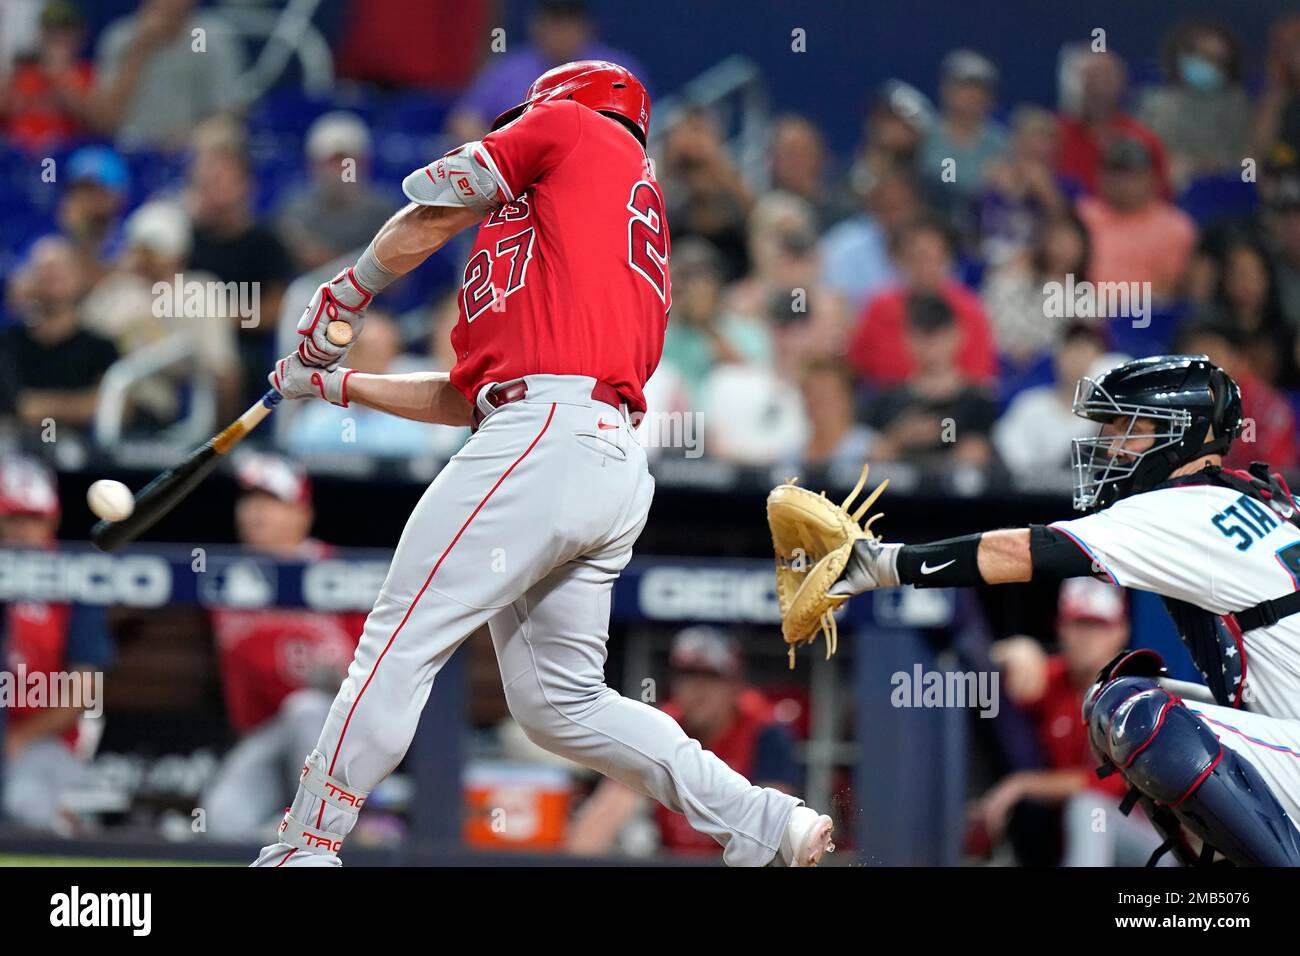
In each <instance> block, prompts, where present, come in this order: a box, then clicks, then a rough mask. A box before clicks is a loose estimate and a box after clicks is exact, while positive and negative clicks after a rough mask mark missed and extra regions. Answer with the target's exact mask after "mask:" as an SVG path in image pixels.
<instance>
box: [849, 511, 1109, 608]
mask: <svg viewBox="0 0 1300 956" xmlns="http://www.w3.org/2000/svg"><path fill="white" fill-rule="evenodd" d="M1096 572H1097V569H1096V568H1095V567H1094V565H1093V562H1092V560H1091V558H1089V557H1088V555H1087V553H1086V552H1084V551H1083V550H1082V549H1081V548H1079V547H1078V546H1077V545H1076V544H1075V543H1074V542H1073V541H1071V540H1070V538H1069V537H1068V536H1067V535H1065V534H1062V533H1061V532H1059V531H1056V530H1053V529H1051V528H1046V527H1043V526H1041V525H1035V526H1033V527H1031V528H1008V529H1004V530H1000V531H986V532H984V533H983V534H973V535H966V536H965V537H961V538H948V539H946V540H943V541H935V542H932V543H930V544H882V543H880V542H879V541H877V540H875V539H865V540H862V541H859V542H857V544H856V545H854V548H853V556H852V557H851V558H850V559H849V563H848V567H847V568H845V571H844V574H843V576H842V577H841V579H840V580H839V582H838V583H836V584H835V586H834V587H832V588H831V592H830V593H831V594H836V595H850V596H851V595H854V594H861V593H862V592H863V591H871V590H874V589H876V588H882V587H897V586H899V585H901V584H911V585H915V586H916V587H971V586H973V585H977V584H1011V583H1015V582H1022V581H1028V580H1030V579H1031V578H1033V577H1034V575H1035V574H1036V573H1037V574H1038V576H1039V577H1049V576H1050V577H1060V578H1067V577H1082V576H1085V575H1090V574H1095V573H1096Z"/></svg>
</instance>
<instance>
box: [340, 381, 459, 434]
mask: <svg viewBox="0 0 1300 956" xmlns="http://www.w3.org/2000/svg"><path fill="white" fill-rule="evenodd" d="M347 399H348V402H349V403H351V402H360V403H361V404H362V405H365V406H367V407H369V408H374V409H377V410H379V411H381V412H387V413H388V414H389V415H396V416H397V417H398V418H409V419H411V420H412V421H417V422H429V423H430V424H433V425H467V426H472V425H473V424H474V409H473V406H471V405H470V403H469V401H468V400H467V399H466V398H465V396H464V395H462V394H461V393H460V391H459V390H458V389H456V387H455V386H453V385H452V384H451V380H450V378H449V376H448V375H447V373H446V372H411V373H408V374H404V375H372V374H370V373H367V372H353V373H352V374H351V375H350V376H349V377H348V380H347Z"/></svg>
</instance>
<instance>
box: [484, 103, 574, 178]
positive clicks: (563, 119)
mask: <svg viewBox="0 0 1300 956" xmlns="http://www.w3.org/2000/svg"><path fill="white" fill-rule="evenodd" d="M584 109H585V107H583V106H579V105H578V104H577V103H573V102H571V101H568V100H561V101H558V102H554V103H541V104H539V105H537V106H534V107H533V108H532V109H530V110H529V111H528V112H526V113H524V115H523V116H521V117H519V119H517V120H515V121H514V122H513V123H508V124H506V125H505V126H503V127H501V129H499V130H497V131H496V132H494V133H488V134H487V136H485V137H483V150H484V152H486V153H487V155H488V158H489V159H490V160H491V162H492V164H493V165H495V167H496V168H495V169H493V171H492V172H493V175H494V176H495V177H496V178H497V180H498V185H500V186H501V187H502V188H504V189H505V191H506V195H507V197H508V198H509V199H510V200H511V201H513V200H514V199H515V198H517V197H518V196H519V194H520V193H522V192H524V191H525V190H526V189H528V187H529V186H531V185H533V183H535V182H537V181H538V180H539V179H541V178H542V177H543V176H545V175H546V174H547V173H548V172H550V171H551V170H552V169H554V168H555V167H556V166H558V165H559V164H560V163H562V162H563V161H564V160H565V158H566V157H567V156H568V155H569V153H571V152H572V151H573V147H574V146H576V145H577V143H578V137H579V136H580V135H581V134H582V111H583V110H584Z"/></svg>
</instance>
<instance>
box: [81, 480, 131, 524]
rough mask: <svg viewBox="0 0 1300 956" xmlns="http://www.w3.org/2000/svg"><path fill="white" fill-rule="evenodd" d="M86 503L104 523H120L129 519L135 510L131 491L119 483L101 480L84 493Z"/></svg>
mask: <svg viewBox="0 0 1300 956" xmlns="http://www.w3.org/2000/svg"><path fill="white" fill-rule="evenodd" d="M86 503H87V504H89V505H90V510H91V511H93V512H94V513H95V517H96V518H103V519H104V520H105V521H121V520H122V519H124V518H129V517H130V516H131V512H132V511H134V510H135V496H134V495H132V494H131V489H130V488H128V487H127V486H126V485H124V484H122V483H121V482H120V481H109V480H108V479H106V478H101V479H100V480H99V481H97V482H95V483H94V484H93V485H91V486H90V489H89V490H88V491H87V492H86Z"/></svg>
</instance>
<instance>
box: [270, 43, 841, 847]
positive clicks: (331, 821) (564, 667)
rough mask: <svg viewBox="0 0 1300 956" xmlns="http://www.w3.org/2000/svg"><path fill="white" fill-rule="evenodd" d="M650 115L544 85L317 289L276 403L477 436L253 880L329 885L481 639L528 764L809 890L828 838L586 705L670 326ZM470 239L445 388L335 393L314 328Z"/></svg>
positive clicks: (578, 71) (699, 756) (648, 487)
mask: <svg viewBox="0 0 1300 956" xmlns="http://www.w3.org/2000/svg"><path fill="white" fill-rule="evenodd" d="M649 116H650V103H649V99H648V97H647V96H646V93H645V89H644V88H643V87H642V86H641V84H640V83H639V82H638V81H637V79H636V77H634V76H633V75H632V74H631V73H629V72H628V71H627V70H625V69H623V68H622V67H619V66H616V65H615V64H612V63H606V62H602V61H581V62H576V63H569V64H565V65H564V66H560V67H557V68H555V69H553V70H551V71H549V72H547V73H545V74H543V75H542V76H541V77H540V78H539V79H538V80H537V81H536V82H535V83H533V85H532V87H530V89H529V91H528V95H527V98H526V100H525V102H524V103H522V104H521V105H520V106H518V107H516V108H514V109H512V110H510V111H509V112H507V113H505V114H503V115H502V116H501V117H499V118H498V119H497V121H496V123H495V124H494V126H493V131H492V132H491V133H490V134H489V135H487V136H486V137H485V138H484V139H483V140H482V141H481V142H472V143H467V144H465V145H464V146H461V147H460V148H458V149H455V150H453V151H452V152H450V153H448V154H447V155H446V156H444V157H442V158H441V159H439V160H437V161H436V162H434V163H431V164H430V165H428V166H426V167H424V168H421V169H418V170H416V171H415V172H413V173H412V174H411V175H410V176H408V177H407V179H406V181H405V183H404V186H403V188H404V191H405V193H406V196H407V198H408V199H409V200H410V204H409V205H407V206H406V208H405V209H403V210H402V211H401V212H399V213H398V214H397V215H396V216H395V217H394V218H393V219H392V220H390V221H389V222H388V223H387V224H386V225H385V226H384V227H383V228H382V229H381V230H380V232H379V233H378V234H377V235H376V237H375V239H374V241H373V242H372V243H371V245H370V247H369V248H368V249H367V250H366V252H365V253H364V254H363V255H362V257H361V258H360V259H359V260H358V262H357V263H356V265H355V266H354V267H352V268H349V269H346V270H344V271H343V272H342V273H340V274H339V275H338V276H336V277H335V278H334V279H333V280H332V281H330V282H329V283H326V284H325V285H323V286H322V287H321V288H320V289H319V290H318V291H317V293H316V295H315V297H314V298H313V299H312V301H311V303H310V304H309V305H308V307H307V310H306V312H305V313H304V315H303V318H302V320H301V322H300V324H299V332H300V333H301V336H302V338H301V342H300V346H299V348H298V350H297V352H296V353H294V354H292V355H290V356H288V357H286V358H284V359H282V360H281V361H280V362H278V363H277V365H276V369H275V371H274V372H273V373H272V374H271V376H270V380H271V383H272V384H273V385H274V386H275V387H276V388H278V389H279V390H280V391H281V392H282V393H283V394H284V395H285V397H286V398H306V397H315V398H324V399H326V400H328V401H331V402H333V403H335V404H337V405H343V406H346V405H348V404H349V403H350V402H360V403H362V404H364V405H368V406H370V407H373V408H378V409H380V410H382V411H387V412H390V413H392V414H396V415H400V416H403V417H407V418H412V419H417V420H420V421H426V422H435V423H440V424H447V425H458V426H460V425H473V426H475V427H476V430H475V432H474V434H473V436H472V437H471V438H470V439H469V441H468V442H467V443H466V444H465V446H464V447H463V448H462V449H461V451H460V452H459V453H458V454H457V455H456V456H455V457H454V458H453V459H452V460H451V461H450V462H449V463H448V465H447V467H446V468H444V469H443V471H442V472H441V473H440V474H439V475H438V477H437V478H436V479H435V480H434V482H433V484H432V485H430V487H429V488H428V490H427V491H426V492H425V494H424V496H423V498H422V499H421V500H420V503H419V504H418V505H417V506H416V509H415V511H414V512H413V514H412V515H411V518H410V520H409V521H408V523H407V525H406V529H405V530H404V532H403V533H402V537H401V540H400V541H399V542H398V545H397V549H396V552H395V553H394V556H393V563H392V567H391V568H390V569H389V573H388V577H387V579H386V581H385V582H384V586H383V588H382V589H381V591H380V594H379V598H378V600H377V601H376V603H375V607H374V610H372V611H371V613H370V615H369V617H368V618H367V620H366V624H365V629H364V632H363V634H362V637H361V641H360V643H359V645H358V647H357V653H356V657H355V659H354V660H353V662H352V665H351V667H350V669H349V671H348V676H347V679H346V680H345V681H344V683H343V686H342V688H341V689H340V691H339V693H338V696H337V697H336V698H335V700H334V703H333V706H332V707H331V709H330V714H329V718H328V719H327V721H326V723H325V728H324V730H322V731H321V734H320V738H319V741H318V743H317V746H316V749H315V750H314V751H313V752H312V753H311V754H310V755H309V756H308V757H307V762H306V766H305V767H304V769H303V776H302V781H301V785H300V786H299V789H298V793H297V795H296V796H295V798H294V801H293V804H292V806H291V807H290V808H289V811H288V813H287V814H286V815H285V818H284V821H283V823H282V824H281V826H280V831H279V841H278V842H277V843H274V844H272V845H270V846H268V847H266V848H264V849H263V851H262V853H261V855H260V856H259V857H258V859H257V863H256V865H260V866H285V865H289V866H298V865H317V866H319V865H337V864H338V862H339V859H338V855H337V854H338V851H339V849H340V847H341V846H342V845H343V841H344V839H345V838H346V836H347V834H348V832H349V831H350V830H351V829H352V827H353V825H354V824H355V823H356V820H357V814H358V811H359V810H360V809H361V807H362V805H363V804H364V802H365V799H366V795H367V794H368V793H369V792H370V791H371V789H372V788H373V787H374V786H375V785H376V784H377V783H379V781H381V780H382V779H383V778H384V777H385V776H386V775H387V774H388V773H390V772H391V771H392V770H393V768H394V767H395V766H397V764H398V762H399V761H400V760H401V759H402V756H403V755H404V754H405V753H406V750H407V747H408V746H409V744H410V741H411V738H412V736H413V734H414V732H415V727H416V721H417V718H418V717H419V714H420V710H421V708H422V707H423V706H424V703H425V700H426V699H427V697H428V694H429V688H430V685H431V684H432V682H433V680H434V678H435V676H436V675H437V673H438V671H439V669H440V668H441V667H442V665H443V664H444V663H445V662H446V660H447V659H448V658H449V657H450V655H451V654H452V653H453V652H454V651H455V650H456V648H457V647H458V646H459V645H460V643H461V641H463V640H464V639H465V638H466V637H467V636H468V635H469V634H470V633H472V632H473V631H474V630H475V629H476V628H478V627H479V626H481V625H482V624H484V623H487V624H488V626H489V628H490V630H491V633H492V640H493V643H494V645H495V647H496V653H497V658H498V661H499V663H500V667H501V677H502V681H503V684H504V687H505V693H506V698H507V701H508V702H509V705H510V710H511V712H512V713H513V715H514V717H515V719H516V720H518V721H519V723H520V725H521V726H522V727H523V729H524V730H525V732H526V733H527V734H528V736H529V737H530V738H531V739H532V740H534V741H535V742H537V743H538V744H540V745H541V746H543V747H545V748H547V749H548V750H551V751H553V752H555V753H558V754H562V755H563V756H565V757H568V758H569V759H572V760H575V761H577V762H579V763H582V764H585V765H586V766H588V767H592V768H594V769H596V770H599V771H601V772H602V773H605V774H607V775H609V776H611V777H613V778H614V779H616V780H619V781H621V782H622V783H624V784H626V785H627V786H629V787H631V788H632V789H634V790H636V791H638V792H640V793H644V794H647V795H649V796H652V797H654V798H655V799H657V800H659V801H660V802H661V803H663V804H664V805H666V806H668V807H669V808H671V809H673V810H676V811H678V812H680V813H683V814H685V816H686V817H687V819H688V820H689V821H690V822H691V824H692V825H693V826H694V827H696V828H697V829H699V830H701V831H703V832H705V833H707V834H709V835H710V836H712V837H713V838H714V839H716V840H717V841H718V842H719V843H721V844H722V845H723V847H724V859H725V860H726V862H728V863H730V864H733V865H764V864H768V863H773V862H775V863H778V864H785V865H796V866H809V865H815V864H816V863H817V862H818V861H819V860H820V859H821V857H822V855H823V854H824V853H825V852H827V851H828V850H829V849H831V845H830V837H831V826H832V824H831V820H830V818H829V817H828V816H825V815H822V814H818V813H817V812H815V811H813V810H811V809H809V808H807V807H805V806H803V805H802V804H801V802H800V801H799V800H798V799H796V798H794V797H790V796H787V795H786V794H783V793H780V792H779V791H777V790H773V789H768V788H761V787H756V786H753V785H752V784H750V783H749V782H748V781H747V780H745V779H744V778H743V777H742V776H741V775H740V774H738V773H736V772H735V771H733V770H732V769H730V768H729V767H728V766H727V765H726V764H725V763H723V762H722V761H721V760H720V759H719V758H717V757H716V756H714V755H713V754H712V753H709V752H708V751H705V750H703V749H702V748H701V747H700V745H699V744H698V743H697V742H696V741H694V740H691V739H690V738H688V737H687V736H686V735H685V733H683V731H682V729H681V728H680V727H679V726H678V725H677V723H675V722H674V721H673V720H672V718H671V717H668V716H667V715H665V714H663V713H661V712H660V711H657V710H655V709H654V708H653V707H650V706H648V705H645V704H642V703H639V702H636V701H632V700H628V699H626V698H624V697H621V696H620V695H619V694H617V693H616V692H614V691H613V690H611V689H610V688H609V687H607V686H605V682H604V674H603V669H604V662H605V641H606V638H607V636H608V623H609V610H610V593H611V588H612V586H613V583H614V580H615V579H616V578H617V577H618V574H619V572H620V571H621V570H622V569H623V568H624V567H625V566H626V564H627V562H628V560H629V558H630V557H631V553H632V545H633V542H634V541H635V540H636V538H637V536H638V535H639V534H640V532H641V528H642V526H643V525H644V524H645V521H646V515H647V512H648V509H649V507H650V499H651V496H652V495H653V492H654V483H653V480H652V479H651V477H650V475H649V472H648V471H647V468H646V461H645V454H644V452H643V451H642V449H641V446H640V445H639V444H638V443H637V442H636V441H635V440H633V438H632V428H633V424H632V421H631V419H632V418H633V417H634V416H635V415H636V413H639V412H643V411H644V410H645V401H644V398H643V395H642V388H643V386H644V384H645V382H646V379H647V378H649V376H650V374H651V373H652V372H653V371H654V369H655V366H656V365H657V364H658V362H659V357H660V352H661V350H662V346H663V335H664V326H665V321H666V313H667V311H668V308H669V305H670V297H671V293H670V284H669V237H668V224H667V222H666V220H665V217H664V199H663V195H662V193H661V191H660V188H659V185H658V183H657V182H656V181H655V177H654V171H653V168H652V166H651V163H650V161H649V160H648V159H647V157H646V152H645V141H646V133H647V129H648V124H649ZM471 225H474V226H477V227H478V235H477V239H476V241H475V243H474V247H473V250H472V252H471V254H470V257H469V260H468V262H467V264H466V266H465V271H464V276H463V280H462V283H461V292H460V318H459V321H458V322H457V324H456V327H455V329H454V331H453V332H452V336H451V341H452V345H453V346H454V347H455V350H456V359H457V361H456V366H455V367H454V368H453V369H452V371H451V373H450V375H446V374H435V373H427V374H423V373H422V374H413V375H394V376H382V375H366V374H361V373H357V372H354V371H351V370H349V369H347V368H346V367H344V365H343V364H342V361H343V359H344V355H345V350H343V349H340V348H338V347H336V346H334V345H333V344H331V343H330V342H329V340H328V339H327V338H326V337H325V334H324V331H325V326H326V324H327V323H328V322H329V321H331V320H333V319H336V318H341V319H344V320H346V321H348V322H349V323H350V324H351V325H352V327H353V330H354V333H355V334H359V333H360V332H361V331H362V326H363V324H364V323H363V314H364V311H365V309H366V307H367V306H368V305H369V303H370V301H371V298H372V297H373V296H374V295H375V294H376V293H377V292H379V291H380V290H381V289H383V288H384V287H385V286H386V285H387V284H388V283H390V282H392V281H393V280H394V279H395V278H396V277H397V276H399V275H402V274H404V273H406V272H408V271H410V270H411V269H413V268H415V267H416V266H418V265H419V264H420V263H421V262H423V261H424V260H425V259H426V258H427V257H428V256H429V255H430V254H431V253H433V252H434V251H436V250H437V249H439V248H441V247H442V246H443V245H444V244H445V243H446V242H447V241H448V239H450V238H451V237H452V236H453V235H454V234H455V233H457V232H459V231H460V230H462V229H465V228H467V227H469V226H471Z"/></svg>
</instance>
